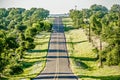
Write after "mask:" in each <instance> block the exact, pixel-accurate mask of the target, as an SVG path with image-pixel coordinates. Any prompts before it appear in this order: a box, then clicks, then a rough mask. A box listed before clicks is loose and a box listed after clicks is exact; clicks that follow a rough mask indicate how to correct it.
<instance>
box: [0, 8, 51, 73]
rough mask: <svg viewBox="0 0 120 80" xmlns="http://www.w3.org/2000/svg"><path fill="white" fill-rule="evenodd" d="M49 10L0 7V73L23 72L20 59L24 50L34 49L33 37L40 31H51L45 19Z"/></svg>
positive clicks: (49, 24)
mask: <svg viewBox="0 0 120 80" xmlns="http://www.w3.org/2000/svg"><path fill="white" fill-rule="evenodd" d="M48 15H49V11H48V10H46V9H43V8H31V9H29V10H26V9H24V8H8V9H5V8H0V74H1V75H14V74H18V73H21V72H23V69H22V67H21V66H22V65H21V64H20V61H21V60H22V58H24V54H25V52H26V51H28V50H31V49H34V48H35V43H34V37H35V35H36V34H38V33H39V32H41V31H51V27H52V24H51V23H49V22H47V21H45V19H46V18H47V17H48Z"/></svg>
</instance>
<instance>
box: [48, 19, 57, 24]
mask: <svg viewBox="0 0 120 80" xmlns="http://www.w3.org/2000/svg"><path fill="white" fill-rule="evenodd" d="M54 19H55V18H47V19H46V21H48V22H50V23H52V24H53V22H54Z"/></svg>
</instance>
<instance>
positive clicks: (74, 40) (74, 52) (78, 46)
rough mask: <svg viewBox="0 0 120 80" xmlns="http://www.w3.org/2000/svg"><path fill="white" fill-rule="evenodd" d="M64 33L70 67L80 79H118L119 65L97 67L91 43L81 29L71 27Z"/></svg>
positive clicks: (119, 79) (119, 76) (119, 78)
mask: <svg viewBox="0 0 120 80" xmlns="http://www.w3.org/2000/svg"><path fill="white" fill-rule="evenodd" d="M65 34H66V39H67V48H68V53H69V55H70V64H71V68H72V70H73V72H74V73H75V74H76V75H77V76H78V77H79V79H80V80H120V67H119V66H110V67H109V66H107V65H104V67H103V68H98V66H97V65H98V62H97V61H96V58H95V56H96V55H95V53H93V52H92V49H93V47H92V44H91V43H89V42H88V40H87V37H86V35H85V33H84V31H83V30H82V29H73V30H70V31H69V32H66V33H65Z"/></svg>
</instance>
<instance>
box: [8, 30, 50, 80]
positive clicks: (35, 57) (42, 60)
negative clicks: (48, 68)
mask: <svg viewBox="0 0 120 80" xmlns="http://www.w3.org/2000/svg"><path fill="white" fill-rule="evenodd" d="M49 38H50V33H46V32H42V33H40V34H38V35H37V36H36V38H35V44H36V47H35V49H33V50H30V51H28V52H27V53H26V54H25V56H24V59H23V60H22V61H21V63H22V65H23V70H24V72H23V73H22V74H19V75H14V76H10V77H8V78H9V80H22V79H24V80H30V78H33V77H36V76H37V75H38V74H39V73H40V72H41V71H42V70H43V68H44V67H45V64H46V56H47V49H48V42H49Z"/></svg>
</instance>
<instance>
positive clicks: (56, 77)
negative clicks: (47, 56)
mask: <svg viewBox="0 0 120 80" xmlns="http://www.w3.org/2000/svg"><path fill="white" fill-rule="evenodd" d="M57 23H58V26H57V31H59V20H58V21H57ZM56 34H57V55H56V56H57V60H56V73H55V77H54V80H58V72H59V43H58V42H59V38H58V37H59V36H58V35H59V33H58V32H57V33H56Z"/></svg>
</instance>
